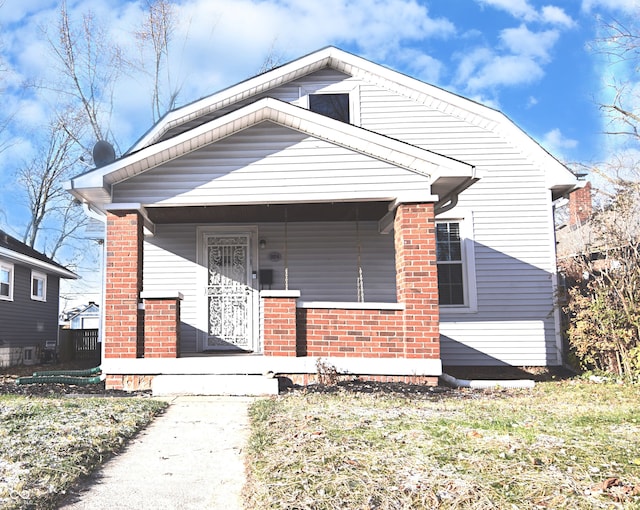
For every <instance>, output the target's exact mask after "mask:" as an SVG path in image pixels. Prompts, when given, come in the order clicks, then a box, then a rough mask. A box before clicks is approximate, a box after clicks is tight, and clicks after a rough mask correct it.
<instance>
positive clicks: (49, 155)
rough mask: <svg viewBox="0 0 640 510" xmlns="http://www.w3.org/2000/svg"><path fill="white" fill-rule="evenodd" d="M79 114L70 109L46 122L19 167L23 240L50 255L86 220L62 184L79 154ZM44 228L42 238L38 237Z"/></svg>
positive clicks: (80, 126) (81, 124)
mask: <svg viewBox="0 0 640 510" xmlns="http://www.w3.org/2000/svg"><path fill="white" fill-rule="evenodd" d="M81 116H82V115H81V114H78V113H77V112H73V111H68V112H66V114H64V115H60V114H59V115H58V116H57V117H56V118H55V119H54V120H53V121H52V122H51V123H50V124H49V125H48V126H47V136H46V137H45V138H44V139H43V143H42V145H41V146H40V148H39V149H38V150H37V152H36V154H35V156H34V157H33V158H32V159H31V160H30V161H28V162H25V163H24V164H23V165H22V166H21V167H20V168H19V169H18V175H17V177H18V184H19V185H20V186H21V187H22V188H23V189H24V190H25V193H26V198H27V202H28V203H27V207H28V209H29V213H30V216H29V221H28V223H27V226H26V227H25V231H24V235H23V242H25V243H26V244H28V245H29V246H31V247H35V246H36V245H37V244H39V248H40V249H41V251H43V252H45V253H46V254H47V255H48V256H49V257H51V258H54V257H55V256H56V253H57V252H58V250H59V249H60V248H61V246H62V245H63V243H64V242H65V241H66V240H68V239H71V238H72V237H73V236H74V235H75V234H76V233H77V232H78V230H79V229H80V228H81V227H82V226H84V224H85V222H86V220H85V218H84V215H83V214H81V212H82V211H81V210H80V207H78V206H77V204H75V203H74V202H73V199H72V197H71V195H69V194H68V193H66V191H65V190H64V189H63V188H62V185H61V184H62V181H63V180H65V179H67V178H69V177H70V174H71V173H72V171H73V169H74V167H75V165H76V161H77V159H78V155H79V154H80V150H81V148H80V147H79V146H78V145H77V142H76V140H77V139H79V138H80V137H81V132H82V131H83V129H84V126H85V124H84V121H83V120H82V118H81ZM43 232H46V235H45V236H44V237H45V239H40V237H41V236H42V234H43ZM39 241H40V242H39Z"/></svg>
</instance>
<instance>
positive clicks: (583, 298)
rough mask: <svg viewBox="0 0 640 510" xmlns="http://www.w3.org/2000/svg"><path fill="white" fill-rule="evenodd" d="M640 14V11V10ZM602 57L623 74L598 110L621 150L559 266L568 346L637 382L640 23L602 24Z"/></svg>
mask: <svg viewBox="0 0 640 510" xmlns="http://www.w3.org/2000/svg"><path fill="white" fill-rule="evenodd" d="M639 14H640V12H639ZM600 22H601V30H602V33H603V34H604V35H603V37H601V38H600V39H598V40H597V41H596V43H595V47H596V49H597V51H599V52H600V53H601V54H602V55H604V56H606V57H607V59H608V60H609V61H610V63H611V65H613V66H618V67H616V68H615V69H616V70H619V69H621V70H622V72H620V73H617V75H618V76H619V77H620V78H617V79H616V80H615V81H614V82H612V83H611V84H610V85H609V86H610V87H611V90H612V91H613V94H611V98H612V99H611V100H610V101H607V102H605V103H603V104H601V105H600V109H601V111H602V112H603V114H604V115H605V116H606V117H607V118H608V120H609V128H608V130H607V132H606V134H608V135H610V136H613V137H614V138H615V139H616V140H619V141H620V142H622V143H618V144H616V145H617V146H618V147H619V152H618V153H616V154H612V155H611V156H610V157H609V160H608V161H607V162H605V163H603V164H600V165H597V166H595V167H593V168H591V173H592V174H595V175H598V176H599V181H600V182H601V183H602V184H601V185H600V186H598V190H597V192H598V193H599V195H600V207H599V210H597V211H596V212H595V214H593V216H592V217H591V218H590V219H589V221H588V222H586V223H584V224H581V225H578V226H577V227H576V226H574V228H573V229H572V230H571V231H570V232H569V233H570V234H571V235H573V236H574V237H575V238H576V239H577V241H578V242H577V243H576V246H577V250H575V251H574V253H576V251H577V253H576V255H575V256H573V257H567V258H565V259H564V260H561V261H560V266H561V268H562V270H563V272H564V274H565V275H566V276H567V277H568V280H569V282H570V288H569V291H568V296H567V301H566V303H565V306H564V310H565V312H566V313H567V315H568V318H569V324H568V327H567V331H566V332H567V338H568V340H569V344H570V346H571V348H572V350H573V352H574V354H575V355H576V356H577V358H578V359H579V361H580V364H581V365H582V366H583V367H586V368H592V369H598V370H604V371H607V372H611V373H614V374H616V375H618V376H623V377H625V378H629V379H633V380H639V381H640V336H639V335H640V172H639V164H638V157H637V152H636V151H634V150H628V149H637V148H638V147H639V146H640V96H639V92H640V87H639V86H638V84H639V83H640V73H639V71H640V21H638V16H635V17H630V18H629V19H628V20H624V21H623V20H618V19H614V20H611V21H605V20H601V21H600Z"/></svg>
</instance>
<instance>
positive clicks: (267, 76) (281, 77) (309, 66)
mask: <svg viewBox="0 0 640 510" xmlns="http://www.w3.org/2000/svg"><path fill="white" fill-rule="evenodd" d="M333 50H335V48H331V47H328V48H324V49H322V50H319V51H317V52H314V53H311V54H309V55H306V56H304V57H302V58H299V59H297V60H294V61H292V62H289V63H288V64H284V65H282V66H280V67H278V68H276V69H273V70H271V71H267V72H265V73H262V74H259V75H258V76H254V77H253V78H249V79H248V80H245V81H243V82H240V83H238V84H236V85H232V86H231V87H228V88H226V89H223V90H221V91H219V92H216V93H214V94H212V95H210V96H207V97H204V98H202V99H199V100H197V101H194V102H193V103H190V104H188V105H186V106H183V107H181V108H179V109H177V110H173V111H171V112H169V113H168V114H167V115H166V116H165V117H164V118H162V119H160V121H158V123H157V124H156V125H155V126H154V127H152V128H151V130H149V132H148V133H147V134H146V135H144V136H143V137H142V138H141V139H140V140H139V141H138V142H136V143H135V145H134V146H133V147H132V148H131V149H130V150H129V151H128V152H134V151H137V150H140V149H142V148H144V147H146V146H148V145H149V144H151V143H153V142H154V141H155V140H157V139H159V138H160V137H161V136H162V135H163V134H164V133H165V132H167V131H168V130H169V129H171V128H173V127H175V126H177V125H180V124H183V123H185V122H188V121H190V120H192V119H195V118H198V117H200V116H202V115H206V114H208V113H210V112H212V111H215V110H218V109H220V108H222V107H224V106H227V105H229V104H232V103H235V102H238V101H242V100H243V99H246V98H248V97H251V96H254V95H257V94H262V93H263V92H264V91H265V90H269V89H272V88H275V87H278V86H280V85H282V84H283V83H287V82H289V81H292V80H295V79H296V78H299V77H300V76H304V75H306V74H309V73H312V72H315V71H317V70H319V69H322V68H324V67H326V66H327V64H328V62H329V57H330V55H331V53H332V51H333Z"/></svg>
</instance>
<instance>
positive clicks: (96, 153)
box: [93, 140, 116, 168]
mask: <svg viewBox="0 0 640 510" xmlns="http://www.w3.org/2000/svg"><path fill="white" fill-rule="evenodd" d="M115 159H116V151H115V150H113V145H111V144H110V143H109V142H107V141H105V140H98V141H97V142H96V144H95V145H94V146H93V163H94V164H95V165H96V168H100V167H101V166H104V165H108V164H109V163H111V162H113V161H115Z"/></svg>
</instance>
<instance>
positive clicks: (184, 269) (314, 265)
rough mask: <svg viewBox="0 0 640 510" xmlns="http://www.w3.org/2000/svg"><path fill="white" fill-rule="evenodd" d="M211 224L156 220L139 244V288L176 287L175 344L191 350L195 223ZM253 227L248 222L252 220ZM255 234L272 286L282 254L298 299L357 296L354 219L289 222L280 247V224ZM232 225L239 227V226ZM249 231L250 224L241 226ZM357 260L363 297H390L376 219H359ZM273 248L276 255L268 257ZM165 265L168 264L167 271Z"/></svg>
mask: <svg viewBox="0 0 640 510" xmlns="http://www.w3.org/2000/svg"><path fill="white" fill-rule="evenodd" d="M198 226H207V227H210V228H211V229H214V228H215V225H195V224H174V225H158V226H157V229H156V234H155V236H154V237H149V238H147V239H146V240H145V245H144V265H143V268H144V290H145V291H179V292H182V293H183V295H184V300H183V301H182V305H181V320H182V330H181V348H182V351H183V352H196V350H197V333H198V329H199V328H200V327H201V326H200V324H201V318H200V317H199V316H198V309H199V306H198V305H199V302H198V300H201V299H205V297H204V292H203V289H202V288H201V286H200V285H201V282H199V281H198V278H197V263H196V260H197V244H198V241H197V227H198ZM252 226H253V225H252ZM257 227H258V234H257V238H258V239H253V240H252V241H253V242H254V243H257V242H258V240H259V239H263V240H265V241H266V244H267V245H266V247H265V248H264V249H261V250H260V251H259V267H258V268H253V269H254V270H258V269H273V271H274V284H273V286H272V287H271V288H272V289H284V264H285V259H286V260H287V262H288V267H289V289H291V290H299V291H300V292H301V298H300V299H302V300H307V301H350V302H354V301H356V300H357V298H356V296H357V292H356V277H357V272H358V256H357V254H358V250H357V240H358V235H357V230H356V224H355V222H311V223H289V224H288V226H287V240H288V242H287V243H286V244H287V248H286V249H285V235H284V224H276V223H262V224H258V225H257ZM234 230H236V231H243V230H245V229H243V226H242V225H237V226H234ZM246 230H247V231H249V230H250V228H249V227H246ZM359 231H360V243H361V264H362V269H363V275H364V292H365V300H366V301H376V302H389V303H394V302H395V301H396V292H395V262H394V249H393V235H381V234H378V232H377V223H376V222H371V221H368V222H360V225H359ZM273 252H277V253H279V254H280V257H281V258H280V260H278V261H272V260H270V254H271V253H273ZM167 268H171V269H170V270H169V271H168V270H167Z"/></svg>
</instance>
